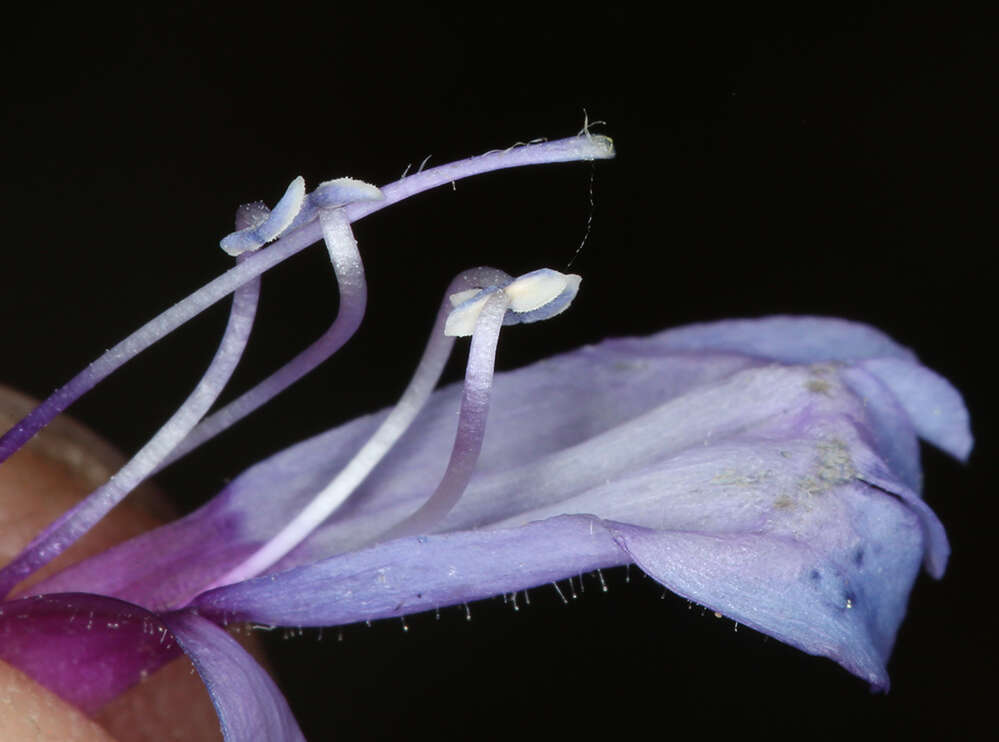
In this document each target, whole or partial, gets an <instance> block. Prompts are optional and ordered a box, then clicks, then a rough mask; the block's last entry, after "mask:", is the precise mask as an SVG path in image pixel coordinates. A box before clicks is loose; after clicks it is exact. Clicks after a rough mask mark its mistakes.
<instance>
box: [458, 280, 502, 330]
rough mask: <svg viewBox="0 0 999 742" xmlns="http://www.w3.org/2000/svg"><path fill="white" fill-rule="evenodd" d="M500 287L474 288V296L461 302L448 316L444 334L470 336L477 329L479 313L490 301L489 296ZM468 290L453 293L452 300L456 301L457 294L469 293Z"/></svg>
mask: <svg viewBox="0 0 999 742" xmlns="http://www.w3.org/2000/svg"><path fill="white" fill-rule="evenodd" d="M499 290H500V289H495V288H493V289H488V290H486V291H481V290H479V291H475V290H473V291H472V292H471V293H472V297H471V298H468V299H466V300H465V301H463V302H461V303H460V304H459V305H458V306H456V307H455V308H454V309H452V310H451V314H449V315H448V316H447V321H446V322H445V323H444V334H445V335H447V336H448V337H458V338H464V337H468V336H469V335H471V334H472V332H473V331H474V330H475V321H476V320H477V319H478V318H479V313H480V312H482V308H483V307H484V306H485V305H486V302H487V301H489V297H490V296H492V295H493V294H494V293H496V292H497V291H499ZM468 293H469V292H468V291H459V292H458V293H457V294H452V295H451V301H452V302H453V301H454V297H455V296H459V295H461V294H468Z"/></svg>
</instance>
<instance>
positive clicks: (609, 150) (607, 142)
mask: <svg viewBox="0 0 999 742" xmlns="http://www.w3.org/2000/svg"><path fill="white" fill-rule="evenodd" d="M579 140H580V143H581V148H580V154H581V155H582V157H583V159H584V160H612V159H614V156H615V155H616V154H617V153H616V152H615V151H614V140H613V139H611V138H610V137H606V136H604V135H603V134H590V133H589V132H584V133H583V134H582V135H581V136H580V137H579Z"/></svg>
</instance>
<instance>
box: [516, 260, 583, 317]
mask: <svg viewBox="0 0 999 742" xmlns="http://www.w3.org/2000/svg"><path fill="white" fill-rule="evenodd" d="M568 283H569V277H568V276H567V275H565V274H564V273H559V272H558V271H553V270H551V269H550V268H542V269H541V270H536V271H531V272H530V273H525V274H524V275H523V276H520V277H519V278H515V279H514V280H513V281H512V282H511V283H510V285H509V286H506V287H504V289H503V290H504V291H505V292H506V295H507V296H508V297H509V298H510V310H511V311H514V312H518V313H520V312H533V311H534V310H535V309H539V308H541V307H543V306H544V305H545V304H548V303H549V302H551V301H553V300H555V299H556V298H558V297H559V296H560V295H561V294H562V292H563V291H565V287H566V286H567V285H568Z"/></svg>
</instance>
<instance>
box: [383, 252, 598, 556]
mask: <svg viewBox="0 0 999 742" xmlns="http://www.w3.org/2000/svg"><path fill="white" fill-rule="evenodd" d="M579 281H580V278H579V276H575V275H573V276H566V275H563V274H562V273H559V272H558V271H553V270H549V269H547V268H545V269H542V270H538V271H534V272H532V273H528V274H525V275H523V276H521V277H520V278H517V279H515V280H513V281H510V282H509V283H507V284H506V285H502V286H499V287H496V288H490V289H486V290H484V291H481V292H480V295H479V296H475V297H471V298H469V299H466V300H465V302H463V303H462V304H460V305H459V306H458V307H455V309H454V310H453V311H452V313H451V314H452V316H451V317H449V318H448V324H449V325H450V326H451V328H452V330H456V331H457V330H459V329H464V327H463V325H465V324H466V322H467V320H468V318H469V316H470V314H474V323H475V328H474V330H473V331H472V343H471V346H470V348H469V351H468V366H467V367H466V369H465V386H464V388H463V390H462V396H461V408H460V411H459V413H458V431H457V433H456V434H455V438H454V445H453V446H452V447H451V458H450V460H449V461H448V466H447V470H446V471H445V472H444V476H443V477H442V478H441V482H440V484H439V485H438V486H437V489H436V490H435V491H434V493H433V494H432V495H431V496H430V498H429V499H428V500H427V501H426V502H425V503H423V505H421V506H420V507H419V508H418V509H417V510H416V512H414V513H413V514H412V515H410V516H409V517H407V518H406V519H405V520H403V521H401V522H399V523H397V524H396V525H394V526H393V527H392V528H390V529H389V530H388V531H386V532H385V533H383V534H382V535H381V536H379V537H378V538H377V539H375V540H376V541H377V542H383V541H390V540H392V539H396V538H402V537H404V536H415V535H417V534H420V533H427V532H428V531H430V530H431V529H432V528H433V527H434V525H435V524H437V523H439V522H440V521H441V520H443V518H444V516H445V515H447V514H448V513H449V512H450V511H451V509H452V508H453V507H454V506H455V505H456V504H457V502H458V500H460V499H461V496H462V494H463V493H464V492H465V489H466V488H467V487H468V483H469V481H471V479H472V474H473V473H474V472H475V465H476V463H477V462H478V460H479V454H480V453H481V452H482V442H483V440H484V439H485V435H486V420H487V418H488V416H489V399H490V391H491V390H492V385H493V369H494V366H495V362H496V346H497V343H498V342H499V333H500V329H501V328H502V326H503V325H504V324H512V323H515V322H520V321H530V322H536V321H538V320H540V319H543V317H542V316H541V314H542V313H544V311H545V307H546V305H549V304H554V305H556V307H557V309H556V310H555V311H554V312H552V314H551V316H554V315H555V314H559V313H561V312H562V311H564V310H565V308H566V307H567V306H568V304H569V302H570V301H571V300H572V296H575V295H576V292H577V291H578V289H579ZM566 294H571V296H570V297H569V299H567V300H564V301H563V297H564V296H565V295H566ZM483 300H484V301H483ZM508 310H509V311H508ZM511 314H512V315H513V316H514V317H515V318H516V317H518V316H528V315H530V316H531V317H532V319H530V320H519V319H514V320H513V322H510V321H509V319H508V318H509V316H510V315H511ZM455 315H458V316H459V318H460V319H459V320H457V321H452V317H454V316H455Z"/></svg>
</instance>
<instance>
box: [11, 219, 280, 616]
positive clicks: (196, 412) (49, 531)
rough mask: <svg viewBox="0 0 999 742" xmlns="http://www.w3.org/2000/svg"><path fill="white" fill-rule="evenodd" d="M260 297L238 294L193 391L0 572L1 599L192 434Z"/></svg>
mask: <svg viewBox="0 0 999 742" xmlns="http://www.w3.org/2000/svg"><path fill="white" fill-rule="evenodd" d="M248 216H249V214H248V213H247V212H239V213H238V215H237V218H244V217H248ZM242 259H243V258H242V257H240V258H237V260H242ZM259 297H260V279H259V278H258V279H256V280H254V281H251V282H250V283H247V284H244V285H243V286H241V287H240V288H239V289H238V290H237V291H236V293H235V294H234V295H233V301H232V309H231V310H230V312H229V322H228V324H227V325H226V329H225V333H224V334H223V336H222V341H221V343H220V344H219V347H218V350H217V351H216V352H215V357H214V358H212V362H211V363H210V364H209V366H208V369H207V370H206V371H205V374H204V376H202V378H201V380H200V381H199V382H198V384H197V386H196V387H195V388H194V391H193V392H191V394H190V396H188V398H187V399H186V400H184V403H183V404H182V405H181V406H180V408H179V409H178V410H177V411H176V412H174V414H173V415H171V417H170V419H169V420H167V422H166V423H165V424H164V425H163V426H162V427H161V428H160V429H159V430H158V431H157V432H156V434H155V435H153V437H152V438H151V439H150V440H149V442H148V443H146V445H145V446H143V447H142V448H141V449H140V450H139V452H138V453H136V454H135V456H133V457H132V459H131V460H130V461H129V462H128V463H127V464H125V466H123V467H122V468H121V470H120V471H118V473H117V474H115V475H114V476H112V477H111V479H109V480H108V481H107V482H106V483H105V484H103V485H102V486H100V487H98V488H97V489H96V490H94V491H93V492H92V493H91V494H90V495H88V496H87V497H86V498H85V499H83V500H81V501H80V502H79V503H77V505H76V506H74V507H73V508H71V509H69V510H68V511H66V512H65V513H63V514H62V515H61V516H60V517H59V518H58V519H56V520H55V521H54V522H53V523H51V524H50V525H49V526H48V527H47V528H46V529H45V530H44V531H42V532H41V533H40V534H39V535H38V536H36V537H35V538H34V539H33V540H32V541H31V543H30V544H28V546H27V547H26V548H25V549H24V550H23V551H22V552H21V553H20V554H19V555H18V556H17V557H16V558H15V559H14V560H13V561H12V562H10V563H9V564H7V565H6V566H5V567H4V568H3V569H0V596H3V595H6V594H7V593H9V592H10V591H11V590H12V589H13V588H14V586H15V585H17V583H19V582H20V581H21V580H23V579H24V578H25V577H27V576H28V575H30V574H31V573H32V572H34V571H35V570H37V569H39V568H40V567H42V566H44V565H45V564H47V563H48V562H50V561H52V560H53V559H54V558H55V557H57V556H59V554H61V553H62V552H63V551H64V550H65V549H66V548H67V547H69V546H71V545H72V544H73V543H75V542H76V540H77V539H79V538H80V537H81V536H82V535H83V534H85V533H86V532H87V531H88V530H90V528H91V527H92V526H93V525H94V524H95V523H97V522H98V521H99V520H100V519H101V518H103V517H104V516H105V515H107V513H108V512H109V511H110V510H111V509H112V508H113V507H114V506H115V505H117V504H118V503H119V502H121V501H122V500H123V499H124V498H125V496H126V495H127V494H128V493H129V492H131V491H132V490H133V489H134V488H135V487H136V486H137V485H138V484H139V483H140V482H142V480H144V479H145V478H146V477H148V476H149V474H150V472H152V471H153V470H154V469H155V468H156V466H157V464H158V463H159V462H160V461H161V460H162V459H163V458H164V457H165V456H166V455H167V454H169V452H170V450H171V449H172V448H173V447H174V446H176V445H177V444H178V443H179V442H180V441H181V440H183V438H184V437H185V436H186V435H187V434H188V433H189V432H190V431H191V429H192V428H194V426H195V425H196V424H197V422H198V421H199V420H200V419H201V418H202V417H203V416H204V414H205V413H206V412H207V411H208V409H209V408H210V407H211V406H212V405H213V404H214V403H215V400H216V399H217V398H218V396H219V394H220V393H221V392H222V389H223V387H225V385H226V383H228V381H229V378H230V377H231V376H232V372H233V371H234V370H235V368H236V364H238V363H239V359H240V357H241V356H242V354H243V350H244V349H245V348H246V343H247V341H248V340H249V336H250V329H251V328H252V327H253V319H254V315H255V314H256V311H257V302H258V299H259Z"/></svg>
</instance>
